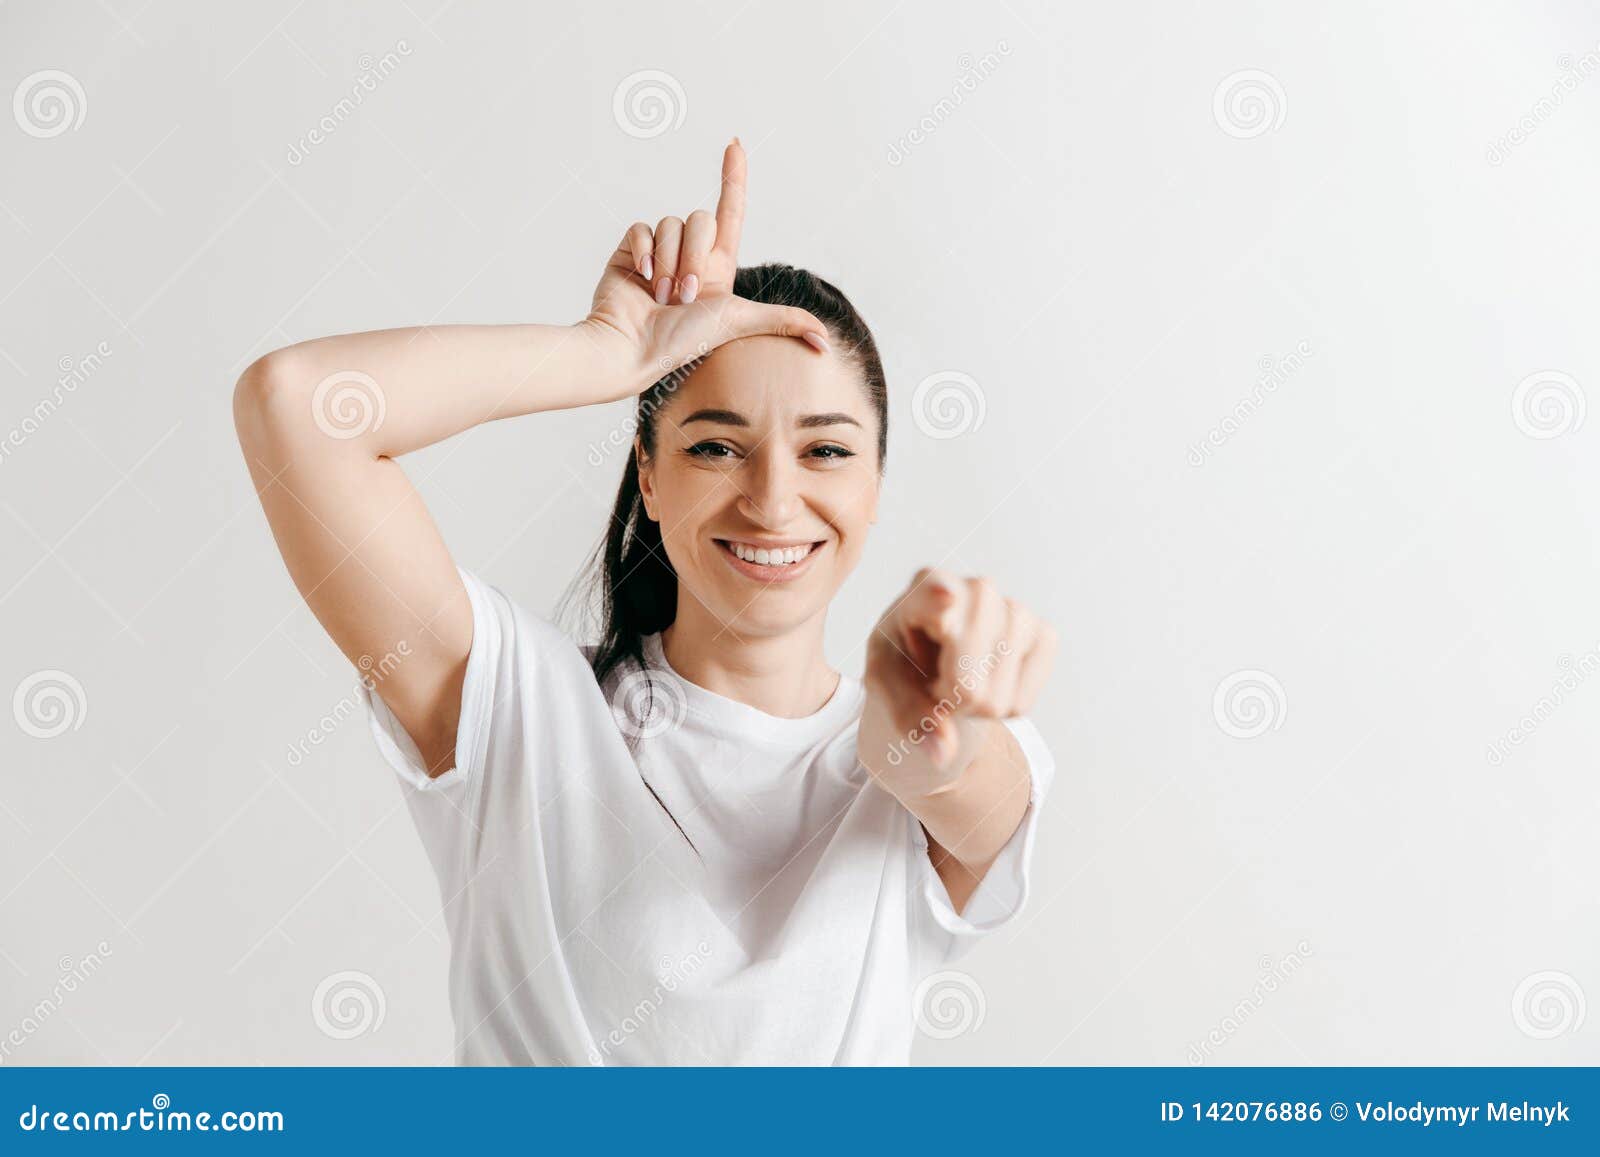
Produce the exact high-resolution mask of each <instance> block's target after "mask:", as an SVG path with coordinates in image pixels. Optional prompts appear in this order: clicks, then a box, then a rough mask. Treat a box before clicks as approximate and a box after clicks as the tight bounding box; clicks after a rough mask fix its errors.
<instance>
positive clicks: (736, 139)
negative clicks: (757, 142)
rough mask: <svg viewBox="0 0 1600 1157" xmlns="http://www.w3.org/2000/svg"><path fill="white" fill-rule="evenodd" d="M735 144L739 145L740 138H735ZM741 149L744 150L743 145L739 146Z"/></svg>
mask: <svg viewBox="0 0 1600 1157" xmlns="http://www.w3.org/2000/svg"><path fill="white" fill-rule="evenodd" d="M733 143H734V144H736V145H739V138H738V137H734V138H733ZM739 147H740V148H741V149H742V148H744V146H743V145H739Z"/></svg>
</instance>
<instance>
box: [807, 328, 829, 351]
mask: <svg viewBox="0 0 1600 1157" xmlns="http://www.w3.org/2000/svg"><path fill="white" fill-rule="evenodd" d="M800 336H801V337H803V338H805V339H806V341H807V343H808V344H810V345H811V347H812V348H813V349H815V350H817V352H819V353H827V352H828V348H829V347H828V339H827V338H825V337H823V336H822V335H821V334H820V333H814V332H812V331H811V330H806V332H805V333H803V334H801V335H800Z"/></svg>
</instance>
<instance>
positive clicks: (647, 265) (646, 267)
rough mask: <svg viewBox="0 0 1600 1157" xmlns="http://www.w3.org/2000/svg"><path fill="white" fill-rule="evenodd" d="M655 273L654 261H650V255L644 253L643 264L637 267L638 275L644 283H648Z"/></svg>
mask: <svg viewBox="0 0 1600 1157" xmlns="http://www.w3.org/2000/svg"><path fill="white" fill-rule="evenodd" d="M655 271H656V263H655V262H654V261H651V260H650V255H649V254H648V253H646V254H645V255H644V264H643V265H642V266H640V267H639V273H640V275H641V276H642V277H643V278H644V279H645V280H646V281H649V280H650V278H651V276H652V275H653V274H654V273H655Z"/></svg>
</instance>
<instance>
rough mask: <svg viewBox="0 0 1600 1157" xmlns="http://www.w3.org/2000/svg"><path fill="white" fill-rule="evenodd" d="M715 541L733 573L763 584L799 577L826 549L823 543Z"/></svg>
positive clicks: (723, 539) (719, 539)
mask: <svg viewBox="0 0 1600 1157" xmlns="http://www.w3.org/2000/svg"><path fill="white" fill-rule="evenodd" d="M713 541H714V542H716V544H717V547H718V549H719V550H720V551H721V553H722V557H723V558H725V559H727V560H728V564H729V565H730V566H732V567H733V569H734V570H736V571H738V572H739V573H740V574H742V575H744V576H746V577H747V578H753V579H759V580H761V581H762V582H786V581H789V580H792V579H796V578H798V577H800V575H802V574H804V573H805V572H806V571H807V570H808V569H810V567H811V561H812V559H814V558H816V556H817V555H818V554H820V553H822V548H823V547H825V546H827V543H826V542H824V541H818V542H790V543H784V544H782V545H770V546H763V545H760V544H757V543H751V542H740V541H738V540H737V539H726V538H718V539H714V540H713Z"/></svg>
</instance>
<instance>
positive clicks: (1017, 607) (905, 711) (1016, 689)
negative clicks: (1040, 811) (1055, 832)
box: [858, 570, 1056, 913]
mask: <svg viewBox="0 0 1600 1157" xmlns="http://www.w3.org/2000/svg"><path fill="white" fill-rule="evenodd" d="M1055 645H1056V636H1055V631H1054V629H1053V628H1052V627H1051V626H1050V625H1049V624H1048V623H1045V622H1042V621H1040V620H1039V619H1038V618H1036V617H1035V616H1034V615H1033V614H1032V613H1031V612H1030V611H1028V609H1027V608H1026V607H1024V606H1022V605H1021V604H1020V603H1018V602H1017V601H1016V600H1014V599H1008V598H1005V597H1003V596H1001V595H1000V594H999V593H998V592H997V591H996V590H995V589H994V587H993V585H992V584H991V583H989V582H988V581H987V580H986V579H968V580H965V581H963V580H959V579H955V578H954V577H952V576H949V575H945V574H943V573H942V572H939V571H935V570H923V571H921V572H919V573H918V574H917V576H916V578H915V579H914V580H913V581H912V584H911V587H910V588H909V589H908V590H907V592H906V593H905V594H904V595H902V596H901V597H900V599H898V600H897V601H896V603H895V605H894V606H893V607H891V608H890V610H889V611H888V613H887V614H885V615H884V617H883V619H882V620H880V621H879V623H878V625H877V627H876V628H875V629H874V631H873V637H872V641H871V643H870V645H869V647H868V653H867V670H866V679H865V682H866V684H867V689H868V690H867V703H866V706H865V707H864V708H863V710H862V717H861V730H860V734H859V738H858V752H859V755H860V758H861V762H862V764H863V766H865V767H866V768H867V770H868V771H869V772H870V773H871V774H872V776H873V777H874V779H875V780H876V781H877V782H878V783H879V784H880V785H882V786H883V787H884V789H885V790H887V791H889V792H890V793H891V794H892V795H894V796H895V797H896V798H897V799H899V800H900V802H901V803H902V804H904V805H905V807H906V808H907V810H909V811H910V812H911V814H913V815H914V816H916V817H917V819H918V820H919V821H921V823H922V826H923V829H924V830H925V831H926V832H927V834H928V839H929V844H928V855H929V858H930V860H931V861H932V863H933V867H934V869H935V870H936V871H937V872H938V873H939V878H940V880H941V881H943V883H944V886H945V890H946V892H948V893H949V896H950V902H951V904H952V906H953V907H954V908H955V910H956V911H957V912H958V913H959V912H961V911H962V910H963V909H964V908H965V907H966V903H967V901H968V900H969V899H971V897H972V893H973V892H975V891H976V890H977V887H978V885H979V883H981V882H982V880H983V877H984V876H985V875H986V874H987V873H988V870H989V867H990V865H992V864H993V863H994V861H995V859H996V858H997V857H998V856H999V854H1000V852H1001V850H1002V849H1004V848H1005V846H1006V843H1007V842H1008V841H1009V840H1010V839H1011V837H1012V836H1013V835H1014V834H1015V833H1016V830H1017V827H1018V825H1019V824H1020V823H1021V822H1022V818H1023V816H1024V815H1025V814H1026V812H1027V809H1028V798H1029V794H1030V790H1031V786H1032V783H1031V778H1030V776H1029V773H1028V762H1027V757H1026V756H1025V754H1024V753H1023V751H1022V748H1021V745H1020V744H1018V743H1017V740H1016V737H1015V736H1014V735H1012V734H1011V730H1010V728H1008V727H1006V725H1005V724H1004V723H1003V722H1002V720H1004V719H1006V718H1008V717H1011V716H1015V715H1022V714H1024V713H1026V711H1027V710H1028V708H1029V707H1030V706H1031V705H1032V703H1033V700H1034V698H1035V696H1036V695H1037V694H1038V691H1039V688H1040V687H1041V686H1042V685H1043V684H1044V681H1045V679H1046V677H1047V676H1048V675H1049V673H1050V668H1051V665H1052V663H1053V661H1054V653H1055Z"/></svg>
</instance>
